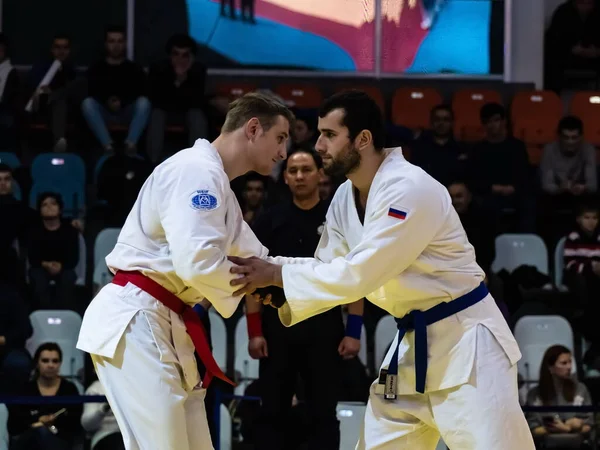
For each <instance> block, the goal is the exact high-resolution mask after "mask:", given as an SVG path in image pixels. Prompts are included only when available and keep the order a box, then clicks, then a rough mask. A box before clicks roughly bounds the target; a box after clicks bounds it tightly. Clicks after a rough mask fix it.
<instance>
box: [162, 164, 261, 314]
mask: <svg viewBox="0 0 600 450" xmlns="http://www.w3.org/2000/svg"><path fill="white" fill-rule="evenodd" d="M155 182H156V184H157V185H156V186H155V187H154V192H156V196H157V205H156V206H157V208H158V210H159V211H160V220H161V224H162V226H163V229H164V231H165V237H166V240H167V242H168V243H169V248H170V251H171V258H172V261H173V266H174V268H175V272H176V273H177V275H178V276H179V277H180V278H181V279H182V280H183V281H184V283H185V284H186V285H187V286H190V287H192V288H193V289H196V290H197V291H198V292H200V293H201V294H202V295H204V296H205V297H206V298H207V299H208V300H209V301H210V303H211V304H212V305H213V306H214V307H215V309H216V310H217V312H218V313H219V314H221V315H222V316H223V317H225V318H227V317H231V315H232V314H233V313H234V312H235V310H236V309H237V307H238V304H239V302H240V300H241V299H242V298H243V295H238V296H235V297H234V296H233V292H235V290H236V287H233V286H230V284H229V283H230V281H231V280H232V279H233V277H234V275H232V274H231V273H230V272H229V270H230V268H231V267H232V265H233V264H232V263H231V262H229V261H228V259H227V256H228V254H231V255H234V256H240V257H250V256H258V257H260V258H265V257H266V255H267V253H268V252H267V249H266V248H265V247H263V246H262V245H261V244H260V242H259V241H258V239H256V236H255V235H254V233H253V232H252V230H251V229H250V228H249V227H248V226H247V225H246V224H245V223H244V222H243V220H242V217H241V214H239V215H237V216H235V214H234V212H235V209H233V208H234V207H237V208H239V206H237V205H230V204H229V203H228V202H232V201H235V199H233V198H231V197H230V196H229V195H228V193H229V187H228V182H229V181H228V180H227V177H226V176H225V174H224V173H223V172H222V170H221V169H220V168H218V167H214V166H210V165H208V164H204V165H196V164H189V163H188V164H186V165H183V164H178V165H175V164H174V165H173V166H172V167H168V168H165V170H164V172H163V174H162V176H160V177H157V179H156V181H155ZM228 215H229V218H228V217H227V216H228ZM234 216H235V217H234Z"/></svg>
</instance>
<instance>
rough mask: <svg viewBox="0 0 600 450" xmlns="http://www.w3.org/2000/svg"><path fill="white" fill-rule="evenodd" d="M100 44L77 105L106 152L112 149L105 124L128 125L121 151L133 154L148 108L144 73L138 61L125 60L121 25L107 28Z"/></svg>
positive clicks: (123, 31) (124, 45)
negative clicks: (97, 58)
mask: <svg viewBox="0 0 600 450" xmlns="http://www.w3.org/2000/svg"><path fill="white" fill-rule="evenodd" d="M104 47H105V53H106V54H105V57H104V59H102V60H101V61H99V62H97V63H96V64H94V65H92V66H91V67H90V68H89V69H88V72H87V79H88V91H89V92H88V94H89V96H88V97H87V98H86V99H85V100H84V101H83V103H82V104H81V112H82V113H83V117H85V120H86V121H87V123H88V125H89V127H90V129H91V130H92V132H93V133H94V135H95V136H96V139H98V141H99V142H100V144H101V145H102V147H103V149H104V150H105V151H106V152H107V153H113V152H114V150H115V144H114V142H113V138H112V137H111V135H110V133H109V131H108V128H107V123H108V122H111V123H117V124H121V125H128V127H129V131H128V133H127V137H126V138H125V143H124V144H125V151H126V153H127V154H129V155H135V154H136V152H137V143H138V140H139V138H140V136H141V135H142V132H143V131H144V128H145V127H146V123H147V122H148V117H149V116H150V109H151V105H150V101H149V100H148V98H147V97H146V96H145V94H146V75H145V73H144V71H143V69H142V67H141V66H140V65H139V64H137V63H135V62H133V61H129V60H128V59H127V56H126V42H125V30H124V28H123V27H114V26H113V27H110V28H108V30H107V31H106V33H105V40H104Z"/></svg>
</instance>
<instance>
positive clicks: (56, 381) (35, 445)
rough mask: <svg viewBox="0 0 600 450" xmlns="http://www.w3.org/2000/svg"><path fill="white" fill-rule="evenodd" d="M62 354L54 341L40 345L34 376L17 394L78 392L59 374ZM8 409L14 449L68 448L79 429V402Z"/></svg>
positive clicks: (67, 393) (72, 394) (56, 395)
mask: <svg viewBox="0 0 600 450" xmlns="http://www.w3.org/2000/svg"><path fill="white" fill-rule="evenodd" d="M62 357H63V353H62V349H61V348H60V347H59V346H58V345H57V344H55V343H54V342H48V343H45V344H42V345H40V346H39V347H38V349H37V350H36V352H35V355H34V357H33V361H34V364H35V372H34V376H33V379H32V380H31V381H30V382H28V383H27V385H26V386H25V388H24V390H23V391H22V392H21V393H20V395H25V396H31V397H39V396H44V397H61V396H74V395H79V393H78V391H77V388H76V387H75V385H74V384H73V383H71V382H70V381H67V380H66V379H65V378H63V377H62V376H60V375H59V373H60V366H61V364H62ZM63 409H64V412H62V413H61V411H62V410H63ZM8 411H9V415H8V431H9V433H10V435H11V436H12V438H13V446H11V449H13V450H71V449H72V448H73V441H74V440H75V437H76V436H77V434H78V433H79V431H80V430H81V427H80V423H79V422H80V418H81V411H82V407H81V405H74V404H55V403H52V404H37V405H36V404H33V405H11V406H9V408H8ZM59 413H60V414H59Z"/></svg>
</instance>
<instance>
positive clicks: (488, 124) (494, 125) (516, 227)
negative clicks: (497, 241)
mask: <svg viewBox="0 0 600 450" xmlns="http://www.w3.org/2000/svg"><path fill="white" fill-rule="evenodd" d="M479 115H480V118H481V123H482V124H483V126H484V128H485V139H484V140H483V141H482V142H480V143H479V144H477V145H476V146H475V148H474V149H473V151H472V152H471V154H470V167H471V169H470V175H471V176H472V181H473V182H472V186H473V193H474V194H475V195H477V196H479V197H480V198H481V199H482V200H483V201H484V202H485V203H486V204H487V205H488V206H489V208H490V210H492V211H494V213H495V214H496V215H497V216H498V217H499V218H503V219H506V223H507V225H506V229H507V230H510V231H513V232H516V231H518V232H529V231H531V230H532V229H533V228H534V226H535V212H534V205H532V197H531V195H530V194H529V190H530V188H531V183H530V181H529V175H530V165H529V156H528V154H527V148H526V147H525V143H524V142H523V141H520V140H519V139H516V138H514V137H513V136H510V135H509V133H508V125H507V117H506V110H505V109H504V107H503V106H502V105H500V104H498V103H487V104H485V105H483V106H482V107H481V111H480V114H479Z"/></svg>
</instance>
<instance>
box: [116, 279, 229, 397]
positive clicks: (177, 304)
mask: <svg viewBox="0 0 600 450" xmlns="http://www.w3.org/2000/svg"><path fill="white" fill-rule="evenodd" d="M112 282H113V283H114V284H116V285H119V286H125V285H127V283H131V284H133V285H135V286H137V287H138V288H140V289H141V290H142V291H144V292H146V293H147V294H150V295H151V296H152V297H154V298H155V299H157V300H158V301H159V302H161V303H162V304H163V305H165V306H166V307H167V308H169V309H170V310H171V311H174V312H175V313H177V314H179V315H180V316H181V318H182V319H183V323H184V324H185V327H186V329H187V333H188V334H189V335H190V337H191V338H192V342H193V343H194V347H195V348H196V353H198V357H199V358H200V360H201V361H202V363H203V364H204V367H205V368H206V374H205V375H204V379H203V380H202V387H204V388H208V385H209V384H210V382H211V380H212V379H213V377H217V378H220V379H221V380H223V381H225V382H226V383H229V384H231V385H232V386H235V383H234V382H233V381H231V380H230V379H229V378H227V376H225V374H224V373H223V371H222V370H221V369H220V368H219V365H218V364H217V362H216V361H215V359H214V358H213V355H212V352H211V350H210V346H209V345H208V336H207V334H206V330H205V328H204V325H202V321H201V320H200V317H198V314H196V312H195V311H194V310H193V309H192V307H191V306H190V305H187V304H186V303H184V302H183V301H182V300H181V299H180V298H179V297H177V296H176V295H175V294H173V293H172V292H170V291H168V290H167V289H165V288H164V287H162V286H161V285H160V284H158V283H157V282H156V281H154V280H152V279H150V278H148V277H147V276H145V275H144V274H142V273H141V272H124V271H121V270H120V271H118V272H117V273H116V275H115V277H114V278H113V280H112Z"/></svg>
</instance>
